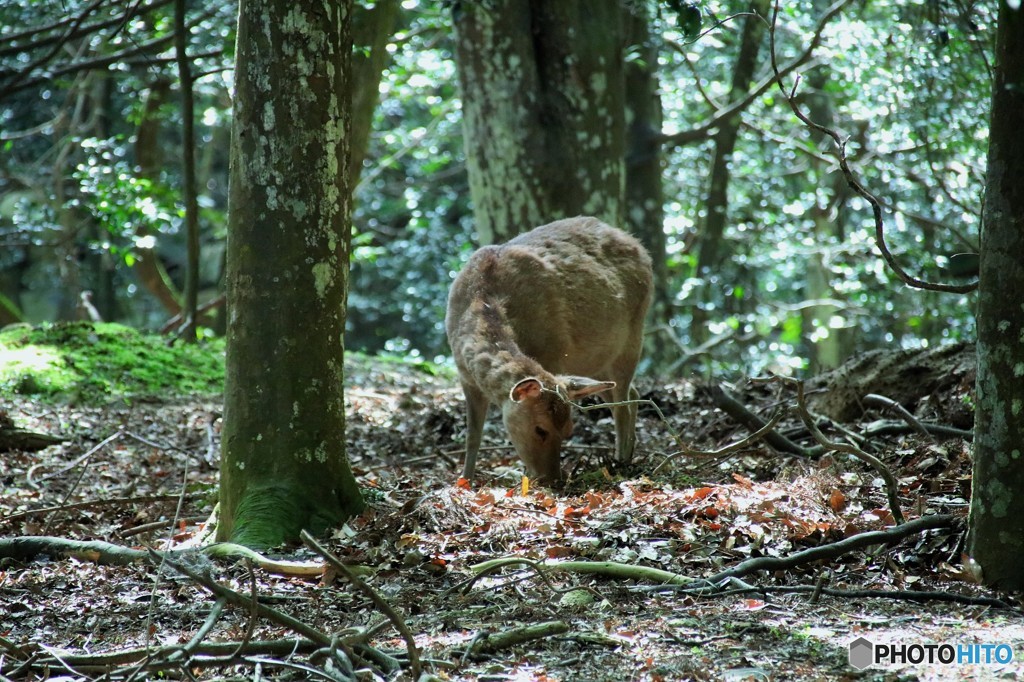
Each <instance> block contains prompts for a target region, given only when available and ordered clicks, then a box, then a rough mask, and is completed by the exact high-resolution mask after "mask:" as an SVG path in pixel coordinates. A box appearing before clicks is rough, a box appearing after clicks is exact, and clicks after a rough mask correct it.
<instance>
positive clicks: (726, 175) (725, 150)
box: [690, 0, 768, 344]
mask: <svg viewBox="0 0 1024 682" xmlns="http://www.w3.org/2000/svg"><path fill="white" fill-rule="evenodd" d="M750 10H751V11H752V12H756V13H757V16H748V17H746V18H745V19H744V20H743V31H742V34H741V37H740V47H739V53H738V54H737V55H736V63H735V65H734V66H733V72H732V74H733V75H732V83H731V85H730V88H729V101H730V102H737V101H739V100H742V99H743V98H744V97H745V96H746V95H747V92H748V91H749V90H750V84H751V83H752V82H753V80H754V71H755V69H756V68H757V55H758V53H759V52H760V50H761V42H762V41H763V39H764V32H765V23H764V19H763V18H762V17H764V16H765V15H766V14H767V10H768V2H767V0H753V2H752V3H751V7H750ZM741 116H742V114H740V113H737V114H736V115H735V116H733V117H732V118H731V119H729V120H726V121H723V122H722V125H721V126H720V127H719V128H718V132H717V133H715V135H714V138H713V140H714V159H713V161H712V164H711V180H710V183H709V185H708V198H707V202H706V207H707V216H706V217H705V219H704V227H703V229H702V230H701V234H700V239H699V241H698V242H697V277H699V278H700V280H701V281H702V282H704V286H703V291H702V292H701V300H702V302H703V303H705V304H707V303H708V302H709V301H711V300H713V299H714V297H713V296H712V295H711V292H712V291H718V290H720V289H721V288H722V286H723V282H722V281H721V279H720V278H719V269H720V265H721V263H722V262H723V261H724V260H726V259H727V258H728V257H729V256H730V255H731V254H730V253H729V251H728V250H727V249H726V248H724V245H723V242H724V239H725V226H726V223H727V221H728V217H729V181H730V180H731V178H732V155H733V152H734V151H735V149H736V141H737V140H738V139H739V133H740V125H741V123H742V118H741ZM707 319H708V314H707V308H706V307H704V306H694V307H693V318H692V323H691V328H690V336H691V338H692V340H693V342H694V343H695V344H696V343H700V342H703V341H706V340H707V338H708V334H707V327H706V323H707Z"/></svg>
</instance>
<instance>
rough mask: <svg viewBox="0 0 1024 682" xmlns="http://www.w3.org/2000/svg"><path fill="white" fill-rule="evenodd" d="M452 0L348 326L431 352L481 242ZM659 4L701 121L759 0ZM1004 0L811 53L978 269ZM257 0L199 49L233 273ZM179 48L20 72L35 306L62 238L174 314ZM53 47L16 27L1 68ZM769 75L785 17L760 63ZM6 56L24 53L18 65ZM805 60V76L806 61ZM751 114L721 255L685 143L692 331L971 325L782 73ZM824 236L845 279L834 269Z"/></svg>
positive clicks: (826, 41)
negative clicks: (234, 146)
mask: <svg viewBox="0 0 1024 682" xmlns="http://www.w3.org/2000/svg"><path fill="white" fill-rule="evenodd" d="M90 4H91V3H89V2H87V1H86V0H67V1H61V2H57V1H56V0H45V1H37V0H12V1H11V2H7V3H2V4H0V36H10V35H12V34H13V33H15V32H17V31H19V30H21V28H24V27H32V26H44V25H46V24H49V23H53V22H59V21H62V20H64V19H66V18H67V17H69V16H76V15H77V14H78V13H79V12H81V11H83V10H84V9H85V8H86V7H88V6H90ZM826 4H827V3H824V2H822V3H789V4H785V3H784V4H783V5H781V6H780V9H781V12H780V15H779V18H778V35H777V41H776V42H777V51H778V57H779V62H780V63H782V64H785V63H786V62H787V61H788V60H790V59H792V58H794V57H795V56H796V55H798V54H800V53H801V52H802V51H803V49H804V48H805V47H806V45H807V44H808V43H809V41H810V39H811V31H812V30H813V27H814V26H815V24H816V23H817V21H818V19H819V17H820V13H821V12H822V11H823V9H824V7H825V5H826ZM108 5H109V6H108ZM447 5H448V3H428V2H423V1H422V0H420V1H416V0H410V1H409V2H404V3H402V15H401V18H400V20H399V29H398V30H397V32H396V34H395V35H394V36H392V38H391V41H390V44H389V48H388V49H389V52H390V54H391V61H390V63H389V65H388V66H387V68H386V71H385V73H384V75H383V79H382V82H381V84H380V88H379V89H380V93H381V104H380V106H379V107H378V109H377V111H376V113H375V114H374V117H375V118H374V125H373V133H372V137H371V140H370V145H369V149H368V154H367V157H366V161H365V163H364V168H363V170H362V177H361V181H360V183H359V185H358V188H357V190H356V202H355V209H354V215H353V219H354V223H355V235H354V239H353V254H352V255H353V262H352V277H351V282H350V311H349V316H348V330H347V337H346V345H347V347H348V348H349V349H354V350H364V351H367V352H377V351H382V350H383V351H389V352H394V353H409V354H412V355H414V356H419V357H424V358H428V359H431V360H433V359H434V358H436V357H437V356H438V355H441V354H445V353H447V352H448V349H447V347H446V343H445V340H444V331H443V318H444V309H445V301H446V297H447V291H448V287H449V285H450V282H451V279H452V276H453V275H454V273H455V272H456V271H457V270H458V269H459V268H460V267H461V264H462V263H463V262H464V260H465V258H466V257H467V256H468V254H469V252H470V251H471V250H472V248H473V247H474V243H473V237H472V234H473V223H472V219H471V207H470V206H469V205H468V194H469V192H468V189H467V181H466V176H465V166H464V162H463V152H462V129H461V115H460V111H461V109H460V103H459V93H458V91H457V88H456V83H457V78H456V71H455V65H454V61H453V53H454V46H453V44H452V33H451V20H452V18H451V15H450V8H449V7H448V6H447ZM655 7H656V9H657V11H656V12H654V15H655V17H656V19H655V21H656V24H655V26H654V30H655V33H656V34H661V35H662V36H663V37H664V38H665V39H666V41H667V43H666V44H667V45H668V46H669V47H668V48H666V49H664V50H663V51H662V54H661V59H660V63H659V70H660V73H659V78H660V81H661V88H660V92H661V96H662V100H663V108H664V112H665V119H664V125H663V128H664V131H665V132H667V133H671V132H673V131H682V130H687V129H691V128H696V127H698V126H701V125H702V124H703V123H705V122H706V121H707V119H708V118H709V117H710V116H711V115H713V114H714V113H715V111H716V110H717V109H719V108H721V107H722V106H724V105H725V104H727V103H728V99H729V96H730V92H729V90H730V84H731V79H732V76H733V72H734V69H735V60H736V54H737V52H738V48H739V44H738V41H739V36H740V35H741V31H740V30H739V29H740V24H741V22H742V21H743V20H744V16H743V13H746V12H747V11H748V10H749V8H750V3H749V2H747V3H738V2H733V1H732V0H705V1H703V2H699V3H694V2H688V1H687V0H677V1H673V2H658V3H655ZM994 10H995V3H994V2H983V3H975V4H967V5H964V4H962V3H961V4H958V3H953V2H950V0H937V1H936V2H927V3H925V2H916V3H909V4H908V3H898V2H894V1H893V0H883V1H882V2H874V3H869V4H856V3H850V4H849V5H848V6H847V7H846V8H845V9H844V10H843V12H842V13H841V14H840V15H838V16H837V17H836V18H834V19H833V20H832V22H831V23H830V25H829V26H828V28H827V29H826V31H825V34H824V36H823V40H822V43H821V46H820V47H819V48H818V49H817V51H816V52H815V59H814V60H812V61H811V62H809V63H807V64H805V65H804V66H803V67H801V68H800V69H799V73H800V77H801V80H800V84H799V86H798V88H797V95H798V99H799V103H800V105H801V107H802V109H803V110H804V111H806V112H807V113H808V115H810V116H811V117H812V118H813V119H815V120H816V121H819V122H821V123H824V124H827V125H829V126H831V127H833V128H835V129H836V130H838V131H839V132H840V134H841V135H842V136H843V137H844V139H847V140H848V146H847V153H848V155H849V157H850V160H851V163H852V165H853V167H854V170H855V172H856V173H857V174H858V177H859V179H860V181H861V182H862V183H863V184H864V185H865V186H866V187H868V188H869V189H870V190H871V191H872V192H874V193H875V194H876V195H877V196H878V197H879V198H880V200H881V201H882V202H883V204H884V205H885V206H886V207H887V209H886V212H885V223H886V239H887V242H888V245H889V248H890V249H891V251H892V252H893V254H894V256H895V257H896V258H897V259H898V260H899V262H901V263H902V264H903V265H904V267H906V268H907V270H908V271H910V272H911V273H912V274H914V275H916V276H919V277H921V278H924V279H928V280H943V279H944V278H947V277H953V276H955V275H954V274H951V271H948V270H947V269H946V268H949V267H951V266H952V265H954V264H955V262H954V261H955V259H951V258H950V256H951V255H953V254H957V253H964V252H966V253H976V252H977V232H978V230H979V221H980V211H981V193H982V178H983V177H984V163H985V152H986V146H987V120H988V106H989V87H990V71H991V63H992V57H991V54H992V50H991V45H990V41H991V36H992V33H993V31H992V29H993V26H994V22H995V17H994ZM119 11H121V9H120V6H119V5H118V4H117V3H112V4H104V5H102V7H101V8H100V9H98V10H97V12H98V13H99V14H96V15H94V16H92V17H91V18H90V20H91V19H97V20H98V19H100V18H102V17H108V16H111V15H110V14H103V13H115V12H119ZM169 12H170V10H169V8H168V7H163V8H158V9H155V10H152V11H150V12H148V13H146V14H145V16H144V18H142V19H139V20H137V21H130V22H128V23H125V24H123V25H118V26H117V30H116V31H115V30H113V29H110V30H105V31H101V32H99V33H97V34H96V36H95V37H94V38H92V39H90V42H89V43H88V45H79V46H80V47H82V49H83V50H84V53H83V54H86V55H88V56H89V57H103V56H105V55H110V54H115V53H117V52H118V51H119V50H122V49H124V48H125V47H126V46H128V45H143V44H146V43H147V42H149V41H153V40H160V39H162V38H166V37H168V36H169V35H170V34H169V31H170V21H169V17H170V13H169ZM234 13H235V4H234V2H232V1H231V0H215V1H214V2H211V3H206V4H194V3H193V4H190V7H189V20H190V24H191V26H192V39H191V43H190V51H191V52H192V54H194V55H199V56H197V58H196V61H195V69H196V71H197V73H200V74H202V76H201V77H200V79H199V80H198V81H197V86H196V87H197V90H196V94H197V99H198V106H197V110H196V121H197V132H198V134H199V136H200V138H201V142H200V145H199V147H200V148H199V157H200V158H199V161H200V163H199V166H200V168H199V171H200V187H201V193H202V196H201V197H200V201H201V205H202V206H203V218H204V219H203V241H204V252H205V253H206V258H207V259H208V260H209V261H211V265H210V266H209V267H208V268H207V273H208V274H207V276H206V278H205V279H206V283H207V286H208V287H209V288H210V289H213V288H214V287H215V286H216V283H217V282H216V280H217V267H216V266H217V265H219V262H220V253H221V252H220V249H221V248H222V247H223V240H224V212H225V211H226V204H227V180H226V178H227V166H228V163H227V157H228V137H229V127H230V119H231V115H230V97H229V92H230V87H231V83H232V74H231V70H230V64H231V54H232V50H233V49H234V48H233V43H234V23H233V21H232V19H231V17H233V16H234ZM734 15H736V16H734ZM14 27H19V28H17V29H16V28H14ZM701 31H702V32H703V34H701V35H700V37H699V38H698V37H697V35H698V34H700V32H701ZM168 49H169V47H167V46H164V47H162V48H160V49H159V50H156V51H153V52H152V53H151V54H148V55H147V56H146V58H145V59H141V58H140V59H139V60H135V61H131V60H125V61H123V62H121V63H119V64H117V65H116V66H115V67H114V68H111V69H108V70H105V71H93V72H87V73H86V72H83V73H82V74H79V75H73V74H69V75H67V76H63V77H61V78H56V79H50V80H48V81H46V80H44V81H41V82H40V83H39V84H37V85H35V86H33V87H32V88H28V89H24V90H19V91H17V92H14V93H13V94H6V95H3V96H2V97H0V128H2V129H3V131H4V134H3V136H0V144H2V146H3V149H4V153H3V159H2V161H0V164H2V166H3V171H4V172H3V173H2V174H0V240H3V241H4V242H5V243H7V244H11V248H9V249H0V296H6V297H7V298H9V299H10V300H11V301H12V302H13V303H14V304H15V305H16V306H18V307H19V308H20V309H22V310H24V311H25V313H26V319H28V320H31V321H36V320H39V319H48V318H49V317H50V316H51V313H52V310H53V307H54V306H53V305H52V301H51V300H50V299H54V298H57V297H59V296H60V292H59V291H54V287H53V283H54V282H58V281H60V279H59V278H61V277H65V276H67V273H66V272H65V270H66V268H64V266H65V265H67V262H68V261H67V260H66V259H65V260H64V261H60V260H59V259H58V258H57V257H56V255H57V254H58V251H57V250H56V247H55V245H58V244H66V243H69V242H71V243H73V244H74V245H75V246H76V253H78V254H79V260H80V261H81V262H82V272H81V274H80V282H79V284H80V285H81V286H82V288H92V289H94V290H96V291H100V290H102V289H103V288H104V287H106V288H107V289H109V290H110V292H111V293H110V297H111V298H112V299H115V300H114V303H117V304H119V305H120V312H118V310H119V308H118V306H117V305H111V306H109V308H108V309H109V310H111V311H112V319H123V320H131V321H132V322H133V323H144V324H149V325H155V324H157V323H159V322H161V321H162V320H163V319H164V318H165V317H166V315H164V314H163V313H162V311H160V310H159V309H158V308H157V307H156V306H155V305H154V304H153V303H152V302H150V301H149V299H148V298H147V296H148V295H147V294H146V293H145V291H144V288H143V287H142V286H140V282H138V281H136V280H135V277H134V271H133V270H132V269H131V268H128V267H126V266H128V265H130V264H131V263H132V260H133V257H134V256H133V248H134V246H135V245H136V244H137V243H138V240H139V239H146V240H147V243H148V241H149V240H155V242H156V247H157V250H158V253H159V256H160V258H161V260H162V261H163V262H164V264H165V265H166V266H167V267H168V269H169V270H170V271H171V274H172V276H173V277H179V278H180V274H181V270H182V268H181V263H183V255H182V254H183V246H182V244H181V240H180V236H179V235H178V234H177V226H178V222H179V220H180V218H179V215H180V207H179V204H180V201H179V198H180V195H179V190H178V188H179V187H180V168H179V161H178V159H179V157H180V153H179V145H180V134H179V129H180V124H181V113H180V110H179V106H178V104H177V100H176V94H177V92H176V89H175V87H174V82H175V79H176V73H175V70H174V66H173V64H172V63H169V62H167V61H165V60H163V59H162V58H163V57H166V56H167V52H166V50H168ZM358 49H362V48H358ZM161 50H162V51H161ZM40 54H41V52H39V51H30V52H26V53H24V54H19V53H18V52H16V51H6V52H2V53H0V74H3V69H7V70H8V71H7V72H8V73H12V72H15V71H17V70H18V69H19V68H22V67H23V66H24V64H25V63H27V62H31V57H33V56H36V57H38V56H39V55H40ZM61 54H63V53H61ZM624 54H625V55H626V58H627V59H634V58H636V55H637V54H638V52H637V50H636V49H634V48H632V47H630V46H626V47H625V50H624ZM40 74H41V71H40V73H34V74H28V76H33V75H40ZM769 75H770V68H769V62H768V57H767V41H765V43H763V44H762V45H761V52H760V55H759V57H758V66H757V69H756V75H755V82H758V81H761V80H763V79H765V78H767V77H768V76H769ZM6 77H7V76H3V75H0V90H2V89H3V88H2V85H3V83H4V82H7V81H5V80H4V78H6ZM162 82H170V83H171V87H170V89H169V91H168V93H169V94H168V96H167V98H166V100H164V102H163V104H162V105H161V106H159V107H158V108H157V109H156V110H155V112H152V111H151V112H149V115H155V116H156V117H157V119H158V121H159V122H160V126H159V139H158V146H159V151H160V152H161V153H162V155H161V159H160V161H159V163H157V164H156V165H157V167H158V168H159V172H158V173H157V174H156V176H155V177H143V176H142V175H141V174H140V173H138V172H136V167H137V165H138V159H137V158H136V155H137V152H138V150H137V149H136V148H135V141H136V138H135V136H136V134H137V132H138V127H139V124H140V123H141V122H142V121H143V116H144V113H145V112H146V103H147V97H148V95H149V94H150V93H152V92H153V91H154V89H155V88H157V86H158V85H159V84H160V83H162ZM787 83H788V86H787V87H792V85H793V83H794V80H793V76H792V75H790V76H789V77H788V78H787ZM709 100H710V101H711V102H713V104H710V103H709ZM76 106H77V107H78V109H76ZM76 111H78V112H79V113H78V114H77V115H76V114H75V112H76ZM90 112H97V113H96V114H95V115H91V114H90ZM100 112H102V115H101V114H100ZM85 114H90V115H85ZM76 116H77V118H76ZM738 120H739V121H740V123H741V129H740V135H739V139H738V141H737V144H736V149H735V151H734V153H733V154H732V160H731V167H732V177H731V182H730V185H729V192H728V196H729V205H728V213H727V215H728V222H727V229H726V234H725V235H724V240H725V244H724V246H723V248H722V250H723V252H725V253H726V254H728V257H727V258H726V259H725V262H724V263H723V265H722V266H721V268H720V269H719V270H718V271H716V272H714V273H711V275H710V276H709V277H706V278H703V279H698V278H697V273H696V271H695V270H696V259H695V257H694V252H693V251H691V250H688V248H689V247H690V246H691V245H692V244H693V243H694V242H695V241H696V240H699V239H700V238H701V231H702V226H703V223H704V220H705V213H706V210H707V208H706V197H707V194H708V182H707V177H708V171H709V168H710V164H711V161H712V158H713V153H714V151H713V145H712V139H711V137H710V135H709V136H705V137H703V138H702V139H700V140H698V141H697V142H694V143H690V144H686V145H683V146H677V147H672V148H668V149H666V154H665V175H664V180H665V182H664V189H665V196H666V203H665V211H666V225H665V231H666V237H667V240H668V249H669V254H668V267H669V273H670V277H671V283H670V289H671V290H672V291H674V292H676V299H675V303H676V308H675V311H674V312H675V319H674V320H673V329H676V330H679V331H680V332H681V337H682V338H681V341H682V342H683V343H684V344H687V345H691V346H693V345H697V343H698V342H699V341H700V340H699V339H691V338H689V337H688V335H687V334H688V331H689V330H690V327H691V320H692V318H693V316H694V313H693V311H694V308H695V307H699V308H701V313H702V315H701V316H699V318H700V319H703V320H706V324H707V329H708V331H709V332H710V333H711V334H719V333H724V332H726V331H728V330H733V331H734V334H735V335H734V338H735V339H736V340H737V341H736V343H734V344H733V343H731V344H726V345H721V346H719V347H717V348H716V349H714V350H713V353H714V354H715V358H716V359H715V364H714V367H715V368H717V369H723V370H728V371H735V370H738V369H739V370H745V371H749V372H757V371H759V370H760V369H761V368H763V367H766V366H769V365H772V366H781V367H788V368H796V369H800V368H803V367H806V366H807V364H808V358H809V357H810V356H811V355H812V354H813V352H814V349H815V348H816V346H818V345H819V344H822V343H824V342H825V341H827V340H829V339H830V338H832V337H833V335H840V336H843V337H844V338H846V339H847V342H848V344H849V345H848V347H847V348H846V352H856V351H859V350H865V349H867V348H871V347H877V346H879V345H893V346H903V347H907V346H920V345H925V344H935V343H939V342H941V341H944V340H957V339H963V338H971V337H972V336H973V334H974V331H973V319H972V315H971V310H972V304H971V298H970V297H969V296H956V295H939V294H933V293H922V292H919V291H914V290H910V289H908V288H907V287H905V286H903V285H902V284H900V283H899V282H898V281H897V280H896V279H895V277H894V276H893V275H892V274H891V273H890V272H889V271H888V270H887V269H886V267H885V266H884V264H883V263H882V261H881V259H880V257H879V254H878V250H877V247H876V246H875V244H874V239H875V238H874V224H873V221H872V217H871V212H870V207H869V206H868V205H867V203H866V202H864V201H863V200H861V199H859V198H857V197H855V196H853V195H852V194H851V192H850V190H849V188H848V187H847V186H846V184H845V182H844V181H843V180H842V178H841V177H840V176H839V174H838V173H837V172H836V164H835V150H834V149H833V148H832V147H831V145H830V144H829V143H827V142H825V141H823V139H822V138H821V136H820V135H819V134H817V133H815V132H813V131H811V130H809V129H808V128H807V127H806V126H804V125H803V124H802V123H800V122H799V121H798V120H797V119H796V118H795V117H794V116H793V115H792V112H791V111H790V109H789V106H788V104H787V102H786V101H785V99H784V97H783V96H782V95H781V92H780V90H779V89H778V88H776V87H772V88H769V89H768V90H766V91H765V92H764V93H763V94H762V95H761V96H760V97H758V98H757V99H756V100H755V101H754V102H753V103H752V104H751V105H750V106H749V107H748V108H747V109H745V110H744V111H743V112H742V113H741V114H740V116H739V119H738ZM58 190H59V191H58ZM525 227H528V226H524V228H525ZM142 228H144V230H143V231H144V232H145V233H146V234H140V229H142ZM111 255H113V256H116V258H115V259H110V256H111ZM815 260H818V261H820V263H821V268H822V269H823V275H822V277H823V279H824V285H825V290H824V291H812V286H811V283H810V280H811V277H810V273H811V270H812V267H811V265H812V263H813V262H814V261H815ZM111 261H113V262H111ZM74 262H78V261H74ZM101 265H102V267H106V268H110V269H111V270H109V271H101ZM968 270H969V268H968ZM72 274H73V273H72ZM968 274H969V273H968ZM821 298H826V299H828V300H829V302H830V307H829V308H827V309H825V310H824V311H823V312H821V313H820V315H818V316H817V317H813V316H811V315H809V314H804V311H808V310H809V309H811V310H812V312H813V306H811V305H810V304H811V302H812V300H813V299H821ZM147 306H148V307H147ZM809 306H810V308H809ZM116 315H120V317H116Z"/></svg>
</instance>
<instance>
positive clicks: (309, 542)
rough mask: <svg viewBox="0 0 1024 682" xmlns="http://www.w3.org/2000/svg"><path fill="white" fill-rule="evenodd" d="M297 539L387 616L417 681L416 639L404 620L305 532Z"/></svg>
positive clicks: (418, 669) (417, 652) (418, 671)
mask: <svg viewBox="0 0 1024 682" xmlns="http://www.w3.org/2000/svg"><path fill="white" fill-rule="evenodd" d="M299 537H300V538H301V539H302V542H304V543H305V545H306V546H307V547H309V548H310V549H311V550H313V551H314V552H316V553H317V554H319V555H320V556H322V557H323V558H324V560H325V561H327V563H329V564H330V565H331V566H332V567H333V568H334V569H335V570H336V571H338V572H339V573H341V574H342V575H343V576H345V579H346V580H348V581H349V582H350V583H352V585H353V586H354V587H355V588H356V589H358V590H359V591H360V592H362V593H363V594H365V595H366V596H367V597H369V599H370V601H371V602H373V605H374V606H376V607H377V609H378V610H379V611H380V612H381V613H383V614H384V615H385V616H387V618H388V620H390V621H391V622H392V624H394V626H395V629H396V630H398V632H399V634H401V635H402V638H403V639H404V640H405V646H406V649H407V650H408V656H409V668H410V669H411V672H412V678H413V679H414V680H415V679H419V676H420V671H421V663H420V654H419V649H418V648H417V647H416V638H415V637H413V634H412V631H410V630H409V626H408V625H406V624H405V619H404V618H403V617H402V616H401V615H399V613H398V612H397V611H395V609H394V608H393V607H392V606H391V604H389V603H388V601H387V600H386V599H384V597H382V596H380V595H379V594H378V593H377V591H376V590H374V589H373V588H372V587H370V586H369V585H367V584H366V583H365V582H363V581H362V580H361V579H360V578H359V576H357V575H356V574H355V573H354V572H353V571H352V569H350V568H349V567H348V566H346V565H345V564H343V563H342V562H341V560H340V559H338V558H337V557H336V556H334V555H333V554H331V553H330V552H329V551H328V550H327V548H326V547H324V546H323V545H321V544H320V543H319V542H317V541H316V539H315V538H314V537H313V536H312V535H310V534H309V533H308V532H306V531H305V530H303V531H301V532H300V533H299Z"/></svg>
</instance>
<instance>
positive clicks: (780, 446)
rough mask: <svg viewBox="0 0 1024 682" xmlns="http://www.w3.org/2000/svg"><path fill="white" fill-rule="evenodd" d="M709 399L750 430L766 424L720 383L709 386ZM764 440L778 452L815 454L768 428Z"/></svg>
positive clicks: (761, 428) (761, 427) (760, 427)
mask: <svg viewBox="0 0 1024 682" xmlns="http://www.w3.org/2000/svg"><path fill="white" fill-rule="evenodd" d="M711 399H712V401H714V403H715V407H717V408H719V409H720V410H722V411H723V412H725V413H726V414H728V415H729V416H730V417H732V418H733V419H735V420H736V421H738V422H739V423H740V424H743V425H744V426H746V427H747V428H748V429H750V430H751V431H755V432H758V433H760V432H761V431H762V430H764V428H765V426H766V425H767V422H765V421H764V420H763V419H761V418H760V417H758V416H757V415H756V414H754V413H753V412H751V411H750V410H748V409H747V408H746V406H744V405H743V404H742V403H741V402H740V401H738V400H736V398H734V397H733V396H732V394H730V393H729V392H728V391H727V390H725V387H724V386H722V385H721V384H718V385H715V386H712V387H711ZM764 440H765V442H767V443H768V444H769V445H771V446H772V447H773V448H775V449H776V450H778V451H779V452H788V453H790V454H793V455H799V456H800V457H811V456H813V455H814V454H817V453H813V452H810V451H808V450H807V449H806V448H802V447H800V446H799V445H797V444H796V443H794V442H793V441H791V440H789V439H788V438H786V437H785V436H783V435H782V434H781V433H778V432H776V431H775V430H769V431H768V432H767V433H766V434H765V435H764Z"/></svg>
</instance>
